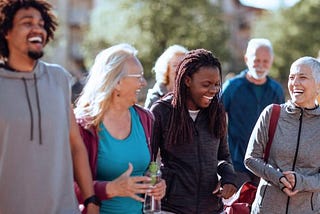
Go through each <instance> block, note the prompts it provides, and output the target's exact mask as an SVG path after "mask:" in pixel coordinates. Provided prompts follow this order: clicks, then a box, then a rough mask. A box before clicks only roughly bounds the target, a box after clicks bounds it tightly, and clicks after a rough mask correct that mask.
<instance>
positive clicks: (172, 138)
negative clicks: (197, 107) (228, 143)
mask: <svg viewBox="0 0 320 214" xmlns="http://www.w3.org/2000/svg"><path fill="white" fill-rule="evenodd" d="M201 67H213V68H217V69H218V70H219V75H220V77H222V71H221V64H220V62H219V59H218V58H216V57H215V56H214V55H213V54H212V53H211V52H210V51H207V50H205V49H196V50H192V51H190V52H188V53H187V54H186V56H185V57H184V59H183V60H182V61H181V62H180V64H179V65H178V68H177V69H178V73H177V76H176V82H175V87H174V90H173V99H172V105H173V112H172V114H171V118H170V129H169V130H175V131H172V132H170V133H169V136H168V141H169V144H170V143H173V144H175V143H176V142H188V141H191V142H192V139H193V137H192V136H193V132H194V128H193V126H192V123H190V122H188V121H189V116H188V115H189V113H188V107H187V96H188V88H187V86H186V84H185V79H186V77H187V76H188V77H190V78H192V75H193V74H194V73H196V72H198V70H199V69H200V68H201ZM221 84H222V82H220V85H221ZM203 111H205V112H206V114H207V115H208V119H209V126H208V129H209V132H210V133H211V134H212V135H213V136H215V137H217V138H224V137H225V136H226V118H225V110H224V108H223V105H222V103H221V101H220V97H219V93H217V94H216V95H215V97H214V98H213V100H212V101H211V103H210V105H209V107H208V108H206V109H203ZM178 138H179V139H180V140H178Z"/></svg>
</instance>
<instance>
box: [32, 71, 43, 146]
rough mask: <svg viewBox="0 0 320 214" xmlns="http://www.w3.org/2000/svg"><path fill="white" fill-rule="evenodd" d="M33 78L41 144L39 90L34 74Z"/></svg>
mask: <svg viewBox="0 0 320 214" xmlns="http://www.w3.org/2000/svg"><path fill="white" fill-rule="evenodd" d="M33 78H34V82H35V86H36V87H35V89H36V98H37V108H38V125H39V141H40V145H41V144H42V130H41V129H42V127H41V108H40V100H39V90H38V82H37V78H36V74H33Z"/></svg>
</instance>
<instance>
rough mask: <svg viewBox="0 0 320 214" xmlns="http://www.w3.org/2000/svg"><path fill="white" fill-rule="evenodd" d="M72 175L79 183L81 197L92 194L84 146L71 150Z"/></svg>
mask: <svg viewBox="0 0 320 214" xmlns="http://www.w3.org/2000/svg"><path fill="white" fill-rule="evenodd" d="M72 159H73V160H72V161H73V169H74V177H75V180H76V182H77V184H78V185H79V188H80V190H81V194H82V197H83V199H86V198H88V197H90V196H92V195H94V190H93V182H92V175H91V171H90V168H89V161H88V156H87V152H86V150H85V147H84V146H83V148H75V149H73V151H72Z"/></svg>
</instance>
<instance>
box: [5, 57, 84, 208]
mask: <svg viewBox="0 0 320 214" xmlns="http://www.w3.org/2000/svg"><path fill="white" fill-rule="evenodd" d="M69 78H70V75H69V74H68V73H67V72H66V71H65V70H64V69H63V68H61V67H60V66H58V65H52V64H46V63H44V62H41V61H38V62H37V65H36V67H35V68H34V70H33V71H32V72H30V73H24V72H14V71H12V70H7V69H5V68H0V190H1V191H0V213H10V214H16V213H17V214H20V213H46V214H51V213H52V214H57V213H59V214H62V213H63V214H64V213H65V214H70V213H79V209H78V204H77V200H76V197H75V194H74V189H73V168H72V158H71V151H70V144H69V111H70V109H69V108H70V85H69Z"/></svg>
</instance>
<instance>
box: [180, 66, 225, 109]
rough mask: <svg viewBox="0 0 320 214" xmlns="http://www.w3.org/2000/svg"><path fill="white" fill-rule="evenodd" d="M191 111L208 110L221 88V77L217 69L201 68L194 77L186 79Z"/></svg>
mask: <svg viewBox="0 0 320 214" xmlns="http://www.w3.org/2000/svg"><path fill="white" fill-rule="evenodd" d="M185 84H186V86H187V88H188V92H189V94H188V98H187V106H188V109H189V110H198V109H200V108H207V107H208V106H209V105H210V103H211V101H212V99H213V98H214V96H215V95H217V94H218V93H219V91H220V88H221V77H220V74H219V69H218V68H216V67H201V68H199V70H198V71H197V72H195V73H194V74H193V75H192V77H188V76H187V77H186V79H185Z"/></svg>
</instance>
